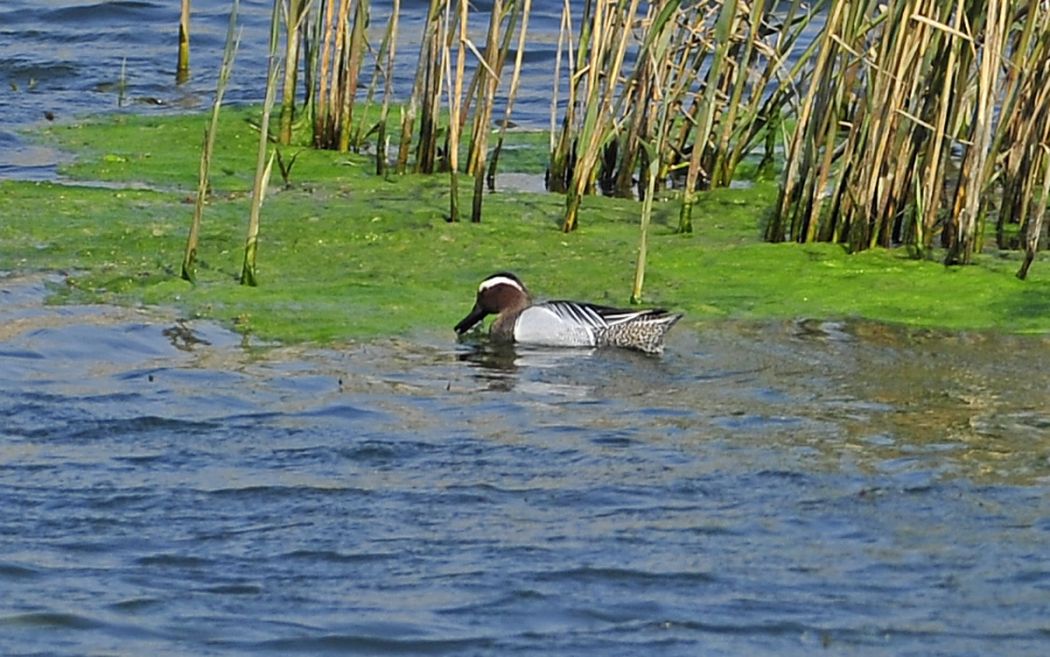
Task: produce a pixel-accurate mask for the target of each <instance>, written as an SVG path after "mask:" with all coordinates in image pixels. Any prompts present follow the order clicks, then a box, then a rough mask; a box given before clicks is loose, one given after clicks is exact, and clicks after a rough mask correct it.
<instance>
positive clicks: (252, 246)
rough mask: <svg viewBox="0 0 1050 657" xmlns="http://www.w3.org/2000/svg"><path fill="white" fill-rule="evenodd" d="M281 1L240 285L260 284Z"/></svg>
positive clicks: (273, 31) (276, 12) (276, 5)
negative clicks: (258, 261) (261, 230)
mask: <svg viewBox="0 0 1050 657" xmlns="http://www.w3.org/2000/svg"><path fill="white" fill-rule="evenodd" d="M280 14H281V0H274V2H273V14H272V16H271V19H270V51H269V56H268V58H267V75H266V99H265V100H264V101H263V113H262V119H261V120H260V121H259V149H258V154H257V156H256V159H255V179H254V182H253V184H252V200H251V206H250V212H249V217H248V236H247V238H246V239H245V243H244V265H243V266H242V267H241V285H251V286H253V287H254V286H256V285H258V284H259V278H258V270H257V268H256V259H257V255H258V251H259V218H260V215H261V211H262V203H263V197H264V195H265V194H266V186H267V185H268V184H269V181H270V171H271V170H272V169H273V154H271V155H270V156H269V158H267V156H266V151H267V149H268V147H269V142H270V114H271V111H270V110H271V108H272V107H273V101H274V96H276V89H277V76H278V74H279V73H280V65H279V62H278V60H277V44H278V26H279V25H280Z"/></svg>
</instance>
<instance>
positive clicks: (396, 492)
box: [0, 278, 1050, 656]
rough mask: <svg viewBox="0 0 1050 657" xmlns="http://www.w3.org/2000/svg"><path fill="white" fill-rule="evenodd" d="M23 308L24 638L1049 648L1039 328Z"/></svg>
mask: <svg viewBox="0 0 1050 657" xmlns="http://www.w3.org/2000/svg"><path fill="white" fill-rule="evenodd" d="M2 290H3V291H2V292H0V298H2V299H3V304H0V327H3V328H2V329H0V338H2V339H0V415H2V416H3V417H4V418H5V419H4V425H3V429H2V430H0V500H2V504H0V590H2V591H3V595H2V596H0V654H4V655H141V654H152V655H239V654H245V655H247V654H260V653H269V654H281V655H293V654H299V655H315V654H352V655H389V654H412V655H417V654H441V655H457V656H458V655H493V656H496V655H499V656H502V655H551V654H555V655H638V654H662V655H696V654H705V655H741V654H749V655H755V654H776V655H811V654H814V653H816V652H819V651H822V650H824V649H825V648H826V649H827V650H828V651H829V654H858V655H909V654H911V655H988V654H996V655H1043V654H1046V651H1047V648H1048V647H1050V496H1048V492H1050V491H1048V488H1050V460H1048V458H1050V414H1048V411H1047V408H1048V404H1047V401H1048V400H1047V390H1048V389H1050V374H1048V373H1047V372H1046V370H1045V368H1033V367H1031V365H1030V363H1031V362H1033V361H1034V360H1035V359H1036V358H1038V355H1039V354H1041V353H1044V352H1045V350H1046V348H1047V343H1046V342H1047V341H1046V340H1044V339H1033V338H1016V337H1002V336H995V335H984V334H981V335H967V336H960V335H940V334H928V335H926V334H920V335H915V334H911V335H907V334H904V333H902V332H898V331H895V330H889V329H886V328H884V327H879V326H872V325H864V324H828V323H818V322H791V323H784V324H772V325H765V326H755V325H746V326H737V325H732V324H726V325H720V326H718V327H711V328H709V329H701V330H700V331H699V332H698V333H693V332H690V331H688V330H679V329H681V328H682V327H679V329H676V331H675V332H674V333H673V334H672V339H671V342H670V344H669V347H668V353H667V354H666V355H665V356H664V357H663V358H650V357H644V356H640V355H635V354H633V353H625V352H617V351H609V352H594V353H591V352H587V351H574V350H568V351H537V350H518V351H516V352H515V351H510V352H506V351H498V350H491V349H489V348H487V347H485V346H484V345H457V344H454V343H452V341H451V340H450V339H449V337H450V336H449V335H447V334H446V332H440V333H438V332H435V333H434V334H424V335H420V336H416V337H415V338H413V339H412V340H410V341H407V340H406V341H402V340H388V341H380V342H376V343H367V344H347V345H338V346H337V347H334V348H332V349H316V348H290V347H264V346H253V345H245V344H243V343H242V339H241V338H240V337H239V336H237V335H234V334H231V333H228V332H226V331H224V330H222V329H221V328H219V327H216V326H214V325H210V324H207V323H186V322H182V321H180V320H178V318H177V317H175V316H174V315H171V314H168V313H165V312H162V311H148V312H147V311H141V310H127V309H115V308H104V307H51V306H44V305H42V304H41V299H42V298H43V297H44V296H45V285H44V282H43V281H41V280H40V279H37V278H8V279H4V280H3V284H2Z"/></svg>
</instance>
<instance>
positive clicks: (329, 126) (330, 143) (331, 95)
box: [323, 0, 351, 148]
mask: <svg viewBox="0 0 1050 657" xmlns="http://www.w3.org/2000/svg"><path fill="white" fill-rule="evenodd" d="M331 1H332V2H334V1H335V0H331ZM350 9H351V5H350V0H339V9H338V10H337V11H336V15H335V20H334V21H333V23H332V29H333V31H334V32H333V33H334V44H333V46H332V53H331V56H332V63H331V69H330V75H331V80H330V81H329V86H328V100H327V102H326V109H327V111H326V113H325V117H324V119H325V122H324V123H325V127H324V133H323V136H324V141H323V144H324V146H323V148H338V144H339V120H340V119H341V118H342V116H343V110H342V108H343V102H342V98H343V91H342V84H343V82H344V81H345V75H344V73H343V72H344V71H345V70H346V59H347V57H346V55H347V51H346V47H345V46H344V42H345V40H346V37H345V35H346V33H347V29H348V26H349V24H350Z"/></svg>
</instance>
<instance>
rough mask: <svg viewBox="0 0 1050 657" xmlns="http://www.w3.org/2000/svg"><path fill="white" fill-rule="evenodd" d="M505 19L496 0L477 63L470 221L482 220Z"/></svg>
mask: <svg viewBox="0 0 1050 657" xmlns="http://www.w3.org/2000/svg"><path fill="white" fill-rule="evenodd" d="M502 20H503V2H502V0H493V2H492V14H491V16H490V18H489V32H488V39H487V43H486V45H485V55H484V59H481V60H480V61H479V62H478V74H479V76H480V77H479V80H480V82H479V84H478V105H477V110H475V117H474V134H473V136H472V138H471V158H470V159H471V160H472V163H473V165H474V168H473V174H474V198H473V202H472V204H471V210H470V220H471V222H473V223H480V222H481V206H482V203H483V201H484V198H485V158H486V155H487V152H486V149H487V148H488V136H489V131H490V128H489V126H490V124H491V123H492V105H493V103H494V102H495V97H496V86H497V85H498V84H499V67H500V63H499V60H500V46H499V26H500V22H501V21H502Z"/></svg>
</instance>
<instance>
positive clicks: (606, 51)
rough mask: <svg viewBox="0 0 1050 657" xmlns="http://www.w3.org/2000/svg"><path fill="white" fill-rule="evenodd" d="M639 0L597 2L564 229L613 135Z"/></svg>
mask: <svg viewBox="0 0 1050 657" xmlns="http://www.w3.org/2000/svg"><path fill="white" fill-rule="evenodd" d="M639 1H640V0H629V2H628V3H627V6H626V8H625V7H624V5H622V4H621V5H619V6H617V7H610V8H608V9H609V11H608V13H607V14H606V13H605V11H604V10H605V9H606V8H605V6H604V4H603V3H602V2H600V1H599V2H598V3H597V4H596V6H595V10H594V22H593V25H592V30H593V38H594V44H593V46H592V47H591V48H590V51H589V55H590V58H589V59H590V61H589V64H588V68H587V71H586V72H587V112H586V115H585V117H584V120H583V127H582V128H581V130H580V136H579V140H578V152H577V154H576V164H575V167H574V169H573V172H572V182H571V184H570V186H569V192H568V194H567V195H566V201H565V219H564V221H563V222H562V231H563V232H566V233H568V232H572V231H574V230H576V228H577V227H578V225H579V211H580V204H581V203H582V201H583V196H584V195H585V194H586V193H587V192H588V191H589V190H590V189H591V188H592V187H593V185H594V180H595V176H596V174H597V171H596V166H597V164H598V158H599V157H600V156H601V154H602V149H603V148H604V146H605V144H606V143H607V142H608V140H609V139H610V138H611V137H612V136H613V133H614V131H615V128H616V120H615V117H614V115H613V112H612V103H613V99H614V98H615V96H616V92H617V88H618V85H619V82H620V70H621V68H622V66H623V61H624V55H625V54H626V51H627V43H628V41H629V39H630V36H631V30H630V25H631V23H632V22H633V20H634V17H635V16H636V15H637V14H638V5H639Z"/></svg>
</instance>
